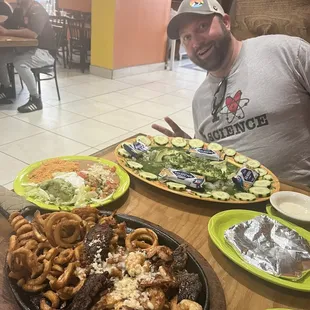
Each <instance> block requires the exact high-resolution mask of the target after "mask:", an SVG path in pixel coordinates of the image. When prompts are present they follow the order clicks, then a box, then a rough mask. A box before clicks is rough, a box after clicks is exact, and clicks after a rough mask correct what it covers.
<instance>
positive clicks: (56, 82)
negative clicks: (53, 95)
mask: <svg viewBox="0 0 310 310" xmlns="http://www.w3.org/2000/svg"><path fill="white" fill-rule="evenodd" d="M54 78H55V84H56V89H57V95H58V100H59V101H60V100H61V99H60V92H59V86H58V80H57V71H56V64H55V66H54Z"/></svg>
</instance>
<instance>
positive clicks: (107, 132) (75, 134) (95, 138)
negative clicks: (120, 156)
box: [54, 112, 126, 147]
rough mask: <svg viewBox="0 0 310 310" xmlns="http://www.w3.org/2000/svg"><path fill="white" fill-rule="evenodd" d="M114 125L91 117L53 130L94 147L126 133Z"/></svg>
mask: <svg viewBox="0 0 310 310" xmlns="http://www.w3.org/2000/svg"><path fill="white" fill-rule="evenodd" d="M110 113H114V112H110ZM108 114H109V113H108ZM104 115H107V114H104ZM104 115H102V117H103V116H104ZM113 125H114V126H116V125H118V124H117V122H114V123H113ZM114 126H110V125H107V124H104V123H101V122H99V121H96V120H93V119H88V120H85V121H82V122H79V123H76V124H72V125H69V126H65V127H61V128H58V129H56V130H55V131H54V132H55V133H57V134H60V135H62V136H65V137H67V138H70V139H72V140H75V141H78V142H80V143H83V144H86V145H88V146H90V147H95V146H96V145H98V144H101V143H104V142H106V141H109V140H111V139H113V138H115V137H118V136H120V135H122V134H125V133H126V130H123V129H120V128H117V127H114Z"/></svg>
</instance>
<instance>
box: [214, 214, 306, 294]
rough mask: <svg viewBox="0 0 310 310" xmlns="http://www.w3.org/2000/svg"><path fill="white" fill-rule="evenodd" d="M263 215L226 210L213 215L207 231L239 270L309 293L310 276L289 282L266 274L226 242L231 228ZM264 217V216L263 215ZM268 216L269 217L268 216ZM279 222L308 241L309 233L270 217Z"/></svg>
mask: <svg viewBox="0 0 310 310" xmlns="http://www.w3.org/2000/svg"><path fill="white" fill-rule="evenodd" d="M263 214H265V213H260V212H255V211H247V210H228V211H224V212H220V213H218V214H216V215H214V216H213V217H212V218H211V219H210V221H209V224H208V230H209V234H210V237H211V239H212V241H213V242H214V243H215V245H216V246H217V247H218V249H219V250H220V251H222V252H223V253H224V254H225V255H226V256H227V257H228V258H229V259H231V260H232V261H233V262H235V263H236V264H237V265H239V266H240V267H241V268H243V269H245V270H246V271H248V272H250V273H252V274H254V275H256V276H257V277H259V278H261V279H264V280H266V281H268V282H271V283H273V284H276V285H279V286H283V287H286V288H289V289H293V290H297V291H303V292H310V276H309V273H308V274H307V275H306V276H304V277H303V278H302V279H301V280H298V281H291V280H286V279H283V278H278V277H275V276H273V275H271V274H268V273H267V272H264V271H262V270H260V269H258V268H256V267H254V266H252V265H250V264H248V263H247V262H246V261H244V260H243V259H242V258H241V257H240V256H239V255H238V254H237V252H236V251H235V250H234V249H233V248H232V247H231V246H230V245H229V244H228V243H227V242H226V240H225V238H224V233H225V231H226V230H227V229H229V228H230V227H231V226H233V225H236V224H239V223H241V222H244V221H248V220H250V219H253V218H254V217H256V216H259V215H263ZM265 215H266V214H265ZM269 216H270V215H269ZM270 218H273V219H275V220H277V221H278V222H280V223H281V224H283V225H285V226H287V227H289V228H291V229H294V230H295V231H297V232H298V233H299V234H300V235H301V236H302V237H304V238H305V239H307V240H308V241H310V232H308V231H306V230H305V229H303V228H300V227H298V226H297V225H294V224H292V223H289V222H287V221H285V220H283V219H280V218H278V217H275V216H270Z"/></svg>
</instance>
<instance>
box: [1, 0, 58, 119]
mask: <svg viewBox="0 0 310 310" xmlns="http://www.w3.org/2000/svg"><path fill="white" fill-rule="evenodd" d="M19 6H20V7H18V8H16V9H15V10H14V12H13V15H12V16H11V17H9V18H8V19H7V20H6V21H5V22H4V24H3V26H0V36H1V35H2V36H16V37H22V38H30V39H37V40H38V47H35V48H18V49H17V48H15V49H13V50H12V49H2V50H0V83H1V86H0V87H1V88H0V98H2V99H1V100H0V103H8V99H10V98H12V87H11V84H10V80H9V77H8V72H7V64H8V63H13V64H14V67H15V69H16V71H17V73H18V74H19V75H20V77H21V78H22V80H23V81H24V83H25V84H26V86H27V89H28V91H29V93H30V97H29V101H28V102H27V103H26V104H24V105H22V106H20V107H19V108H18V111H19V112H20V113H28V112H33V111H37V110H42V100H41V98H40V96H39V94H38V90H37V84H36V80H35V77H34V75H33V73H32V71H31V69H32V68H40V67H44V66H48V65H52V64H53V63H54V61H55V59H54V57H53V56H52V55H55V53H56V39H55V33H54V31H53V28H52V25H51V23H50V21H49V16H48V14H47V12H46V11H45V9H44V8H43V7H42V5H41V4H39V3H38V2H36V1H34V0H19Z"/></svg>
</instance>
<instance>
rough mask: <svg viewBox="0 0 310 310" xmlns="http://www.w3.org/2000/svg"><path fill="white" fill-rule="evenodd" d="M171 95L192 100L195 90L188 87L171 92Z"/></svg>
mask: <svg viewBox="0 0 310 310" xmlns="http://www.w3.org/2000/svg"><path fill="white" fill-rule="evenodd" d="M171 95H173V96H177V97H181V98H185V99H191V100H192V99H193V98H194V95H195V92H194V91H193V90H189V89H180V90H178V91H176V92H173V93H171Z"/></svg>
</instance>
